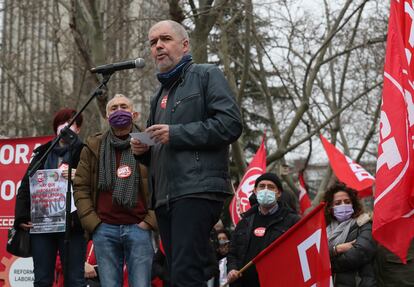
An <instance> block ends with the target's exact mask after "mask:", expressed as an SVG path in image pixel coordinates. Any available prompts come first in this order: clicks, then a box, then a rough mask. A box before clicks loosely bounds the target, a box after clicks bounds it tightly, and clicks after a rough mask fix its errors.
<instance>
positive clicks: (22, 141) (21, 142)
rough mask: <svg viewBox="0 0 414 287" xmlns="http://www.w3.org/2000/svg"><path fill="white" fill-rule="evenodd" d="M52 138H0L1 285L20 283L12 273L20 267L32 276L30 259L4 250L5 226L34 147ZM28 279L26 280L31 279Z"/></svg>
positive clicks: (9, 223) (9, 224)
mask: <svg viewBox="0 0 414 287" xmlns="http://www.w3.org/2000/svg"><path fill="white" fill-rule="evenodd" d="M51 139H52V137H33V138H18V139H1V140H0V190H1V192H0V206H1V208H0V261H1V262H2V263H3V265H2V264H0V286H1V285H2V284H1V283H4V284H5V286H17V285H19V284H21V281H16V280H18V278H19V276H14V275H15V274H22V273H23V271H25V272H26V271H27V272H28V273H27V274H29V275H30V280H33V272H32V270H33V261H32V259H31V258H18V257H15V256H11V255H10V254H9V253H7V251H6V241H7V230H8V228H9V227H12V226H13V223H14V206H15V199H16V194H17V190H18V188H19V186H20V181H21V179H22V178H23V175H24V174H25V172H26V170H27V167H28V165H29V162H30V160H31V158H32V153H33V150H34V149H35V148H36V147H38V146H39V145H41V144H43V143H45V142H47V141H49V140H51ZM17 260H18V262H16V261H17ZM30 272H32V273H30ZM9 274H10V276H9ZM25 274H26V273H25ZM1 275H3V277H2V276H1ZM12 275H13V276H12ZM30 280H28V281H25V282H26V283H27V284H30V283H33V281H30ZM15 284H16V285H15Z"/></svg>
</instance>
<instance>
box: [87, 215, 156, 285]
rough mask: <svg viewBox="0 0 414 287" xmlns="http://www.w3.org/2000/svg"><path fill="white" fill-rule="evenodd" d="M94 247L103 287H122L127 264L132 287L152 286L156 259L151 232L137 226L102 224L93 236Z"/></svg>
mask: <svg viewBox="0 0 414 287" xmlns="http://www.w3.org/2000/svg"><path fill="white" fill-rule="evenodd" d="M93 243H94V246H95V256H96V261H97V263H98V270H99V279H100V282H101V285H102V286H105V287H117V286H122V282H123V266H124V262H125V263H126V265H127V270H128V282H129V286H133V287H149V286H151V266H152V257H153V255H154V250H153V248H152V241H151V231H149V230H144V229H142V228H140V227H139V226H138V225H137V224H129V225H113V224H107V223H101V224H100V225H99V226H98V228H97V229H96V231H95V232H94V233H93Z"/></svg>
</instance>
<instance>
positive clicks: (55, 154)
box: [44, 136, 82, 169]
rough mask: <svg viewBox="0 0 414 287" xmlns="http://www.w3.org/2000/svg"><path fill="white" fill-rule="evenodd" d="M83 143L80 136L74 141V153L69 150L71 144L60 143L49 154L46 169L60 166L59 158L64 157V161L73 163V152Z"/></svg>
mask: <svg viewBox="0 0 414 287" xmlns="http://www.w3.org/2000/svg"><path fill="white" fill-rule="evenodd" d="M81 145H82V141H81V140H80V138H79V137H78V136H76V139H75V140H74V142H73V143H72V155H71V153H70V152H69V146H68V145H64V146H60V145H59V143H58V144H57V145H56V146H55V147H54V148H53V149H52V151H51V152H50V153H49V155H48V156H47V159H46V162H45V165H44V169H56V168H58V163H59V158H62V163H70V164H74V163H73V161H72V160H73V158H72V157H73V154H74V153H75V152H76V150H77V149H78V148H79V147H80V146H81Z"/></svg>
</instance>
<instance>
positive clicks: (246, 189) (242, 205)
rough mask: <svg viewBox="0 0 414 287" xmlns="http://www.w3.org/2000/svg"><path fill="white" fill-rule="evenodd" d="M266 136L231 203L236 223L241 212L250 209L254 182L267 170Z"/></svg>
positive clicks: (235, 223) (231, 211)
mask: <svg viewBox="0 0 414 287" xmlns="http://www.w3.org/2000/svg"><path fill="white" fill-rule="evenodd" d="M264 141H265V137H263V140H262V144H261V145H260V147H259V149H258V150H257V152H256V155H255V156H254V157H253V159H252V161H251V162H250V164H249V167H248V168H247V170H246V172H245V174H244V176H243V178H242V180H241V182H240V184H239V186H238V188H237V190H236V192H235V194H234V197H233V199H232V201H231V203H230V206H229V209H230V215H231V218H232V220H233V223H234V225H237V223H238V222H239V221H240V214H242V213H243V212H246V211H247V210H249V209H250V202H249V197H250V195H251V194H252V192H253V189H254V182H255V181H256V179H257V178H258V177H259V176H260V175H261V174H263V173H265V172H266V147H265V145H264Z"/></svg>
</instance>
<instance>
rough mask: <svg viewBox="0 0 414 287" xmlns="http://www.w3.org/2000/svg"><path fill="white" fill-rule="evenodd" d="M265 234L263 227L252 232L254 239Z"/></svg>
mask: <svg viewBox="0 0 414 287" xmlns="http://www.w3.org/2000/svg"><path fill="white" fill-rule="evenodd" d="M265 232H266V228H265V227H258V228H256V229H255V230H254V231H253V233H254V235H255V236H256V237H263V236H264V235H265Z"/></svg>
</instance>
